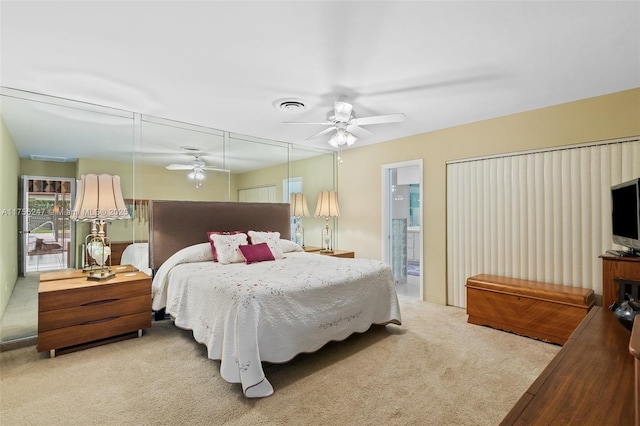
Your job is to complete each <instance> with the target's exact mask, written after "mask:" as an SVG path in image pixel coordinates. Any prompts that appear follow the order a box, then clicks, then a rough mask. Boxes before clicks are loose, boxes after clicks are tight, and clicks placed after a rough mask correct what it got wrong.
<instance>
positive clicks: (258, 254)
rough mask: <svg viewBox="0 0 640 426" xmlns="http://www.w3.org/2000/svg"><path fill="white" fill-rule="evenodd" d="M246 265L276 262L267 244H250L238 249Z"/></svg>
mask: <svg viewBox="0 0 640 426" xmlns="http://www.w3.org/2000/svg"><path fill="white" fill-rule="evenodd" d="M238 248H239V249H240V252H241V253H242V256H243V257H244V259H245V262H246V263H247V265H249V264H251V263H257V262H264V261H267V260H276V258H275V257H273V253H271V250H269V246H268V245H267V243H259V244H251V245H246V246H240V247H238Z"/></svg>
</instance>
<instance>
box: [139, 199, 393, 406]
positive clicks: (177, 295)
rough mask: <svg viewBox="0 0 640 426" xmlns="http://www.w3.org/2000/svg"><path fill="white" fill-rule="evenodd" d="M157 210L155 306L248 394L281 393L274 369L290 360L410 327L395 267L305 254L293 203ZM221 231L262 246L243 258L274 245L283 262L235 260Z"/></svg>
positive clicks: (153, 215) (152, 254)
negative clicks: (293, 231)
mask: <svg viewBox="0 0 640 426" xmlns="http://www.w3.org/2000/svg"><path fill="white" fill-rule="evenodd" d="M149 212H150V222H149V224H150V232H149V266H150V267H151V269H152V270H153V271H154V279H153V285H152V287H153V290H152V292H153V294H152V296H153V309H154V310H156V311H157V310H161V309H165V310H166V313H167V314H169V315H170V316H171V317H172V318H173V320H174V322H175V325H176V326H177V327H180V328H184V329H188V330H192V331H193V336H194V339H195V340H196V341H197V342H199V343H202V344H204V345H205V346H206V348H207V355H208V357H209V358H210V359H213V360H220V374H221V377H222V378H223V379H225V380H226V381H228V382H230V383H240V384H241V385H242V390H243V393H244V395H245V396H246V397H250V398H252V397H265V396H269V395H271V394H272V393H273V387H272V386H271V384H270V383H269V381H268V380H267V378H266V377H265V374H264V370H263V368H262V365H263V363H265V362H268V363H283V362H287V361H289V360H291V359H292V358H293V357H295V356H296V355H297V354H299V353H304V352H313V351H316V350H318V349H319V348H321V347H322V346H323V345H325V344H326V343H328V342H330V341H341V340H344V339H346V338H347V337H348V336H350V335H351V334H353V333H362V332H365V331H367V330H368V329H369V328H370V327H371V326H372V325H373V324H389V323H393V324H400V323H401V316H400V308H399V305H398V299H397V296H396V292H395V285H394V282H393V278H392V274H391V269H390V267H389V266H388V265H386V264H384V263H382V262H380V261H376V260H368V259H357V258H356V259H342V258H334V257H331V256H323V255H320V254H312V253H305V252H304V251H303V250H302V249H301V248H300V247H299V246H297V245H296V244H294V243H293V242H291V241H289V237H290V223H289V220H290V217H289V205H288V204H282V203H275V204H274V203H228V202H202V201H193V202H175V201H152V202H150V205H149ZM212 231H215V232H218V233H220V235H223V234H224V235H229V234H226V232H239V233H240V234H232V235H235V236H234V237H229V241H231V240H232V239H233V238H236V237H237V238H244V237H242V235H243V234H247V235H248V236H251V240H252V241H251V242H252V244H251V245H253V246H254V247H243V246H241V248H242V249H243V251H247V252H249V249H251V251H252V252H254V251H255V250H254V249H258V248H260V249H261V250H262V248H264V247H265V246H267V245H268V247H269V249H270V250H268V253H267V256H268V255H269V254H272V255H273V257H274V258H275V259H274V260H269V261H256V262H254V263H250V264H247V263H246V262H245V261H244V258H243V259H242V261H235V262H227V261H228V260H229V259H228V258H227V254H228V253H227V252H226V251H225V250H223V249H222V248H221V247H222V246H221V245H219V244H218V243H219V241H220V240H221V237H218V236H217V235H216V237H213V236H212V237H211V238H209V237H208V235H207V233H208V232H212ZM242 231H244V232H242ZM276 233H277V234H276ZM276 237H277V238H276ZM261 238H266V240H265V241H261ZM211 240H214V241H215V242H216V244H218V245H217V247H218V252H217V260H218V261H217V262H214V261H213V257H214V253H213V251H212V244H211V242H210V241H211ZM224 241H227V240H226V239H225V240H224ZM216 244H214V246H216ZM261 246H262V247H261ZM236 249H237V245H236V246H235V247H234V250H235V251H236V252H237V251H238V250H236ZM245 249H246V250H245ZM244 257H245V258H246V259H247V261H249V260H255V257H253V255H251V256H249V255H245V256H244ZM258 257H260V256H258Z"/></svg>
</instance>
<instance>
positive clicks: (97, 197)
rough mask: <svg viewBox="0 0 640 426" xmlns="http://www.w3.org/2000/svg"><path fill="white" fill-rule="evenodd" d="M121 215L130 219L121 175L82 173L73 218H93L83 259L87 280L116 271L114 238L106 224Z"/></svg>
mask: <svg viewBox="0 0 640 426" xmlns="http://www.w3.org/2000/svg"><path fill="white" fill-rule="evenodd" d="M118 219H130V216H129V211H128V210H127V206H126V204H125V203H124V199H123V198H122V190H121V188H120V176H112V175H108V174H101V175H95V174H87V175H82V178H81V180H80V181H79V182H78V185H77V190H76V200H75V203H74V207H73V210H72V211H71V220H74V221H81V222H91V232H90V233H89V235H87V237H86V238H85V250H86V252H84V254H83V257H84V259H85V260H84V261H83V262H82V263H83V268H82V270H83V271H87V272H89V275H88V276H87V279H88V280H94V281H98V280H104V279H108V278H111V277H113V276H114V275H115V274H114V273H113V271H112V270H111V258H110V256H109V255H110V254H111V240H109V238H108V237H107V236H106V235H105V231H104V225H105V222H106V221H108V220H118ZM90 259H91V263H89V260H90ZM107 259H109V262H108V264H107Z"/></svg>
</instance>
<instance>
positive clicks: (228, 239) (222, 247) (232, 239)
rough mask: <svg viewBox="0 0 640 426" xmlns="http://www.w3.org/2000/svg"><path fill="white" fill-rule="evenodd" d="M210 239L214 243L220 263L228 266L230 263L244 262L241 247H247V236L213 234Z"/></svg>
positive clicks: (240, 233) (241, 234)
mask: <svg viewBox="0 0 640 426" xmlns="http://www.w3.org/2000/svg"><path fill="white" fill-rule="evenodd" d="M209 239H210V240H211V241H212V242H213V246H214V247H213V248H214V249H215V253H216V257H217V258H218V262H219V263H222V264H223V265H226V264H228V263H239V262H244V257H243V256H242V253H241V252H240V249H239V247H240V246H243V245H247V234H244V233H242V232H239V233H236V234H229V235H224V234H215V233H212V234H211V235H210V236H209Z"/></svg>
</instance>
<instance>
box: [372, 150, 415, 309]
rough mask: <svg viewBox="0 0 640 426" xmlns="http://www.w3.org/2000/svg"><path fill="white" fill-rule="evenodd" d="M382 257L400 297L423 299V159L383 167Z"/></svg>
mask: <svg viewBox="0 0 640 426" xmlns="http://www.w3.org/2000/svg"><path fill="white" fill-rule="evenodd" d="M382 176H383V185H382V187H383V192H384V196H383V212H382V217H383V221H382V222H383V234H382V235H383V239H384V241H383V247H384V249H383V251H384V253H383V256H384V257H383V258H384V260H385V262H387V263H388V264H389V265H391V270H392V272H393V278H394V281H395V284H396V291H397V292H398V294H401V295H404V296H408V297H412V298H417V299H421V300H422V299H423V278H422V277H423V275H422V270H423V268H422V262H423V256H422V253H423V250H422V246H423V244H422V241H423V236H422V235H423V234H422V229H423V226H422V160H412V161H404V162H401V163H392V164H384V165H383V166H382Z"/></svg>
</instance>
